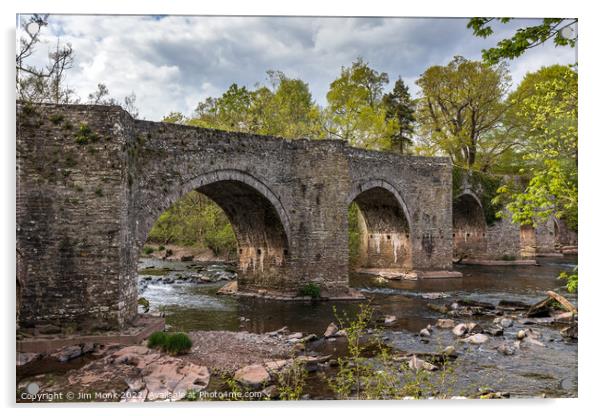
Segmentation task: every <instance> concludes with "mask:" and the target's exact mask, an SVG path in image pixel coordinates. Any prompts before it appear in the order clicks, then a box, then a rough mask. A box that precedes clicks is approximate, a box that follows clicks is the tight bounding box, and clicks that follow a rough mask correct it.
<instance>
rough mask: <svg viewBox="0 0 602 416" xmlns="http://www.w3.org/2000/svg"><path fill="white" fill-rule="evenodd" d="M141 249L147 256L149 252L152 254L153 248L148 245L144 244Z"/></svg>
mask: <svg viewBox="0 0 602 416" xmlns="http://www.w3.org/2000/svg"><path fill="white" fill-rule="evenodd" d="M143 251H144V254H146V255H147V256H148V255H149V254H153V252H154V251H155V249H154V248H152V247H150V246H144V249H143Z"/></svg>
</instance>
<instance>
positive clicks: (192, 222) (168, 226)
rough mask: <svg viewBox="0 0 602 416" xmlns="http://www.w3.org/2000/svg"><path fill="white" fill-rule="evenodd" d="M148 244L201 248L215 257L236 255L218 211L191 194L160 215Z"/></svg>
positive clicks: (232, 239) (231, 235)
mask: <svg viewBox="0 0 602 416" xmlns="http://www.w3.org/2000/svg"><path fill="white" fill-rule="evenodd" d="M148 241H149V242H156V243H160V244H161V245H165V244H182V245H193V244H199V243H200V244H201V245H203V246H205V247H208V248H210V249H211V250H213V252H214V253H215V254H216V255H218V256H225V257H230V256H233V255H234V254H235V252H236V237H235V235H234V230H233V229H232V226H231V225H230V222H229V221H228V218H227V217H226V215H225V214H224V212H223V211H222V210H221V208H220V207H219V206H218V205H217V204H215V203H214V202H213V201H211V200H210V199H209V198H207V197H206V196H204V195H203V194H201V193H199V192H197V191H192V192H190V193H188V194H186V195H184V196H183V197H182V198H180V199H179V200H178V201H176V202H175V203H174V204H173V205H172V206H171V207H170V208H168V209H167V210H166V211H165V212H163V213H162V214H161V216H160V217H159V218H158V219H157V221H156V222H155V224H154V225H153V228H152V229H151V230H150V232H149V235H148Z"/></svg>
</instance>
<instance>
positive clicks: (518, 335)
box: [516, 329, 527, 340]
mask: <svg viewBox="0 0 602 416" xmlns="http://www.w3.org/2000/svg"><path fill="white" fill-rule="evenodd" d="M526 336H527V333H526V332H525V331H524V330H522V329H521V330H520V331H518V332H517V333H516V339H518V340H521V339H524V338H525V337H526Z"/></svg>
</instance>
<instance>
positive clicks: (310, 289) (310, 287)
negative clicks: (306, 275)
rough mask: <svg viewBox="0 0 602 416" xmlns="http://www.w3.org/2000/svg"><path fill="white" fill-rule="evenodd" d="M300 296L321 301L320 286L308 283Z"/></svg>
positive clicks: (300, 292) (301, 290) (303, 287)
mask: <svg viewBox="0 0 602 416" xmlns="http://www.w3.org/2000/svg"><path fill="white" fill-rule="evenodd" d="M299 296H310V297H311V298H312V299H319V298H320V286H318V285H316V284H315V283H313V282H309V283H306V284H305V285H303V286H302V287H301V288H300V289H299Z"/></svg>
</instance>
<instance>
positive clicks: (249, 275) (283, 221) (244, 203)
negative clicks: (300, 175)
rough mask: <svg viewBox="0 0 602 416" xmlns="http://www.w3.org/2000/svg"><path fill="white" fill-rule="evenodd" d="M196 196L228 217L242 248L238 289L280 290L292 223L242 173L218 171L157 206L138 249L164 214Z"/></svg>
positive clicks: (268, 191) (267, 190)
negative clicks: (189, 195) (191, 194)
mask: <svg viewBox="0 0 602 416" xmlns="http://www.w3.org/2000/svg"><path fill="white" fill-rule="evenodd" d="M193 190H196V191H198V192H200V193H202V194H204V195H205V196H207V197H209V198H210V199H211V200H213V201H214V202H215V203H216V204H217V205H218V206H219V207H220V208H221V209H222V210H223V211H224V213H225V214H226V216H227V217H228V219H229V220H230V223H231V224H232V227H233V229H234V232H235V235H236V240H237V243H238V247H237V250H238V269H239V270H238V271H239V278H238V285H239V287H245V288H247V289H253V288H255V287H261V288H266V287H268V288H269V287H275V288H276V287H278V286H279V285H280V284H281V283H282V282H283V281H284V278H285V276H286V268H287V263H288V261H287V259H288V258H289V257H290V255H289V241H290V240H289V238H290V221H289V218H288V216H287V214H286V210H285V209H284V207H283V205H282V203H281V202H280V199H279V198H278V196H277V195H276V194H275V193H274V192H273V191H272V190H271V189H270V188H269V187H268V186H267V185H266V184H265V183H264V182H262V181H260V180H259V179H257V178H256V177H254V176H252V175H250V174H248V173H246V172H242V171H239V170H216V171H212V172H208V173H205V174H202V175H199V176H197V177H195V178H194V179H192V180H190V181H187V182H185V183H184V184H182V185H181V186H180V187H178V188H177V189H174V190H173V191H172V192H171V193H170V194H169V195H167V196H166V197H165V198H163V199H162V200H160V201H158V203H157V205H156V206H155V207H154V209H153V215H150V216H147V217H150V218H143V219H142V221H144V222H143V226H142V227H141V228H140V229H139V239H138V240H139V247H141V246H142V244H144V241H145V240H146V237H147V235H148V233H149V232H150V229H151V227H152V225H153V224H154V222H155V221H156V220H157V219H158V217H159V216H160V215H161V213H162V212H164V211H165V210H166V209H167V208H169V207H170V206H171V205H172V204H173V203H174V202H175V201H177V200H178V199H179V198H181V197H182V196H184V195H185V194H186V193H188V192H191V191H193Z"/></svg>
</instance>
